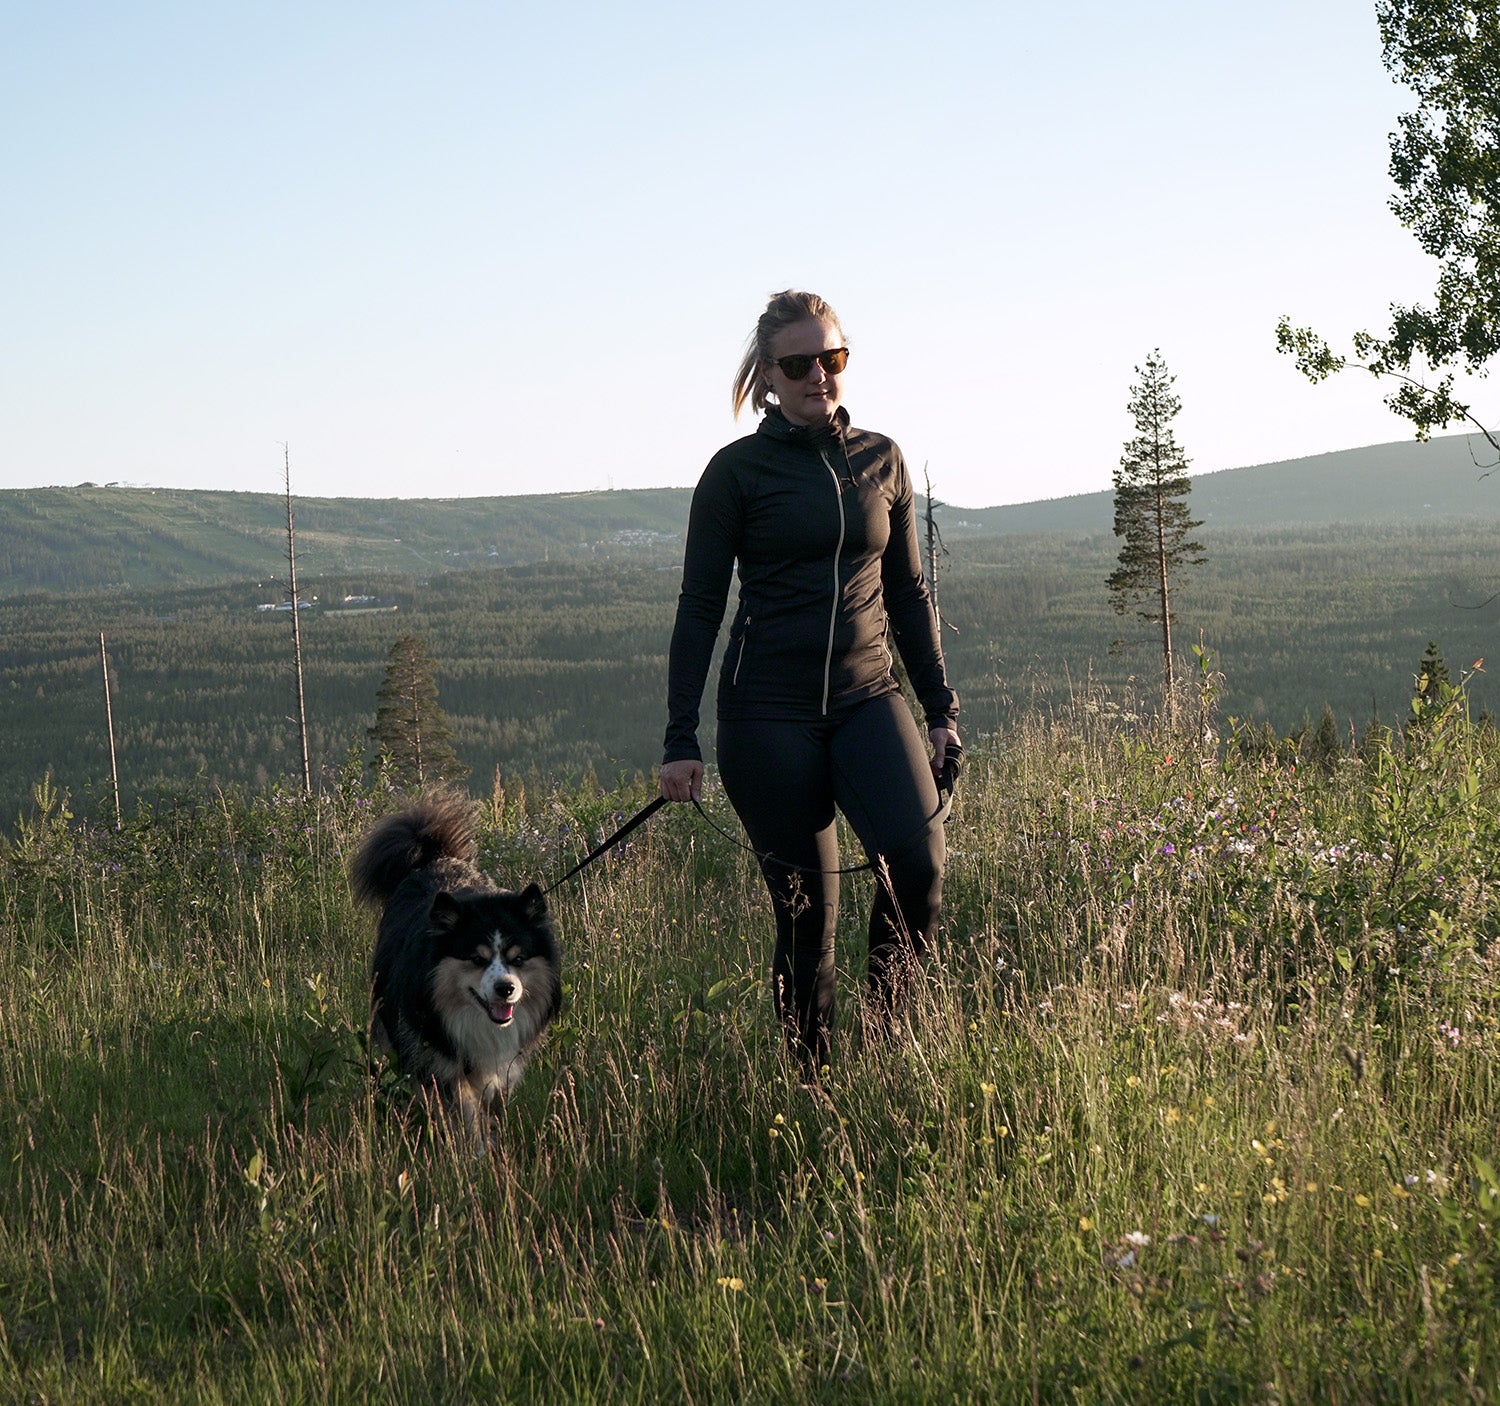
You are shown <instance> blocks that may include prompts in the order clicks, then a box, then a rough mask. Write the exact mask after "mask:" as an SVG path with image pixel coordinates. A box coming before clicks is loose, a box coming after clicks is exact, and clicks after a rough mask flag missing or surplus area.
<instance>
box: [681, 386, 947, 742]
mask: <svg viewBox="0 0 1500 1406" xmlns="http://www.w3.org/2000/svg"><path fill="white" fill-rule="evenodd" d="M736 561H738V563H739V579H740V590H739V608H738V609H737V610H736V612H735V616H734V623H733V625H732V626H731V628H730V633H729V644H728V646H727V648H726V650H725V653H724V662H723V666H722V669H721V671H720V675H719V697H718V710H719V717H720V718H783V719H789V720H794V721H795V720H814V719H817V718H822V717H828V716H836V715H838V714H839V713H840V712H843V711H845V710H846V709H848V708H849V707H851V706H853V705H855V704H858V703H862V702H865V701H866V700H868V699H870V698H878V697H881V696H882V695H884V694H887V693H894V692H896V691H897V690H898V689H899V688H900V685H899V684H898V683H897V682H896V678H895V676H894V674H893V673H892V672H891V666H892V659H891V654H890V650H889V648H888V635H890V634H894V642H895V644H896V647H897V648H898V649H899V650H900V652H901V661H902V663H903V664H904V665H905V666H906V672H907V676H908V677H909V678H910V680H911V684H912V687H913V689H914V690H915V691H916V695H917V699H918V701H919V702H920V703H921V705H922V709H923V711H924V713H925V715H926V719H927V726H928V729H929V730H931V729H932V728H935V727H942V726H945V725H947V726H951V725H952V724H953V723H954V722H955V720H956V719H957V717H958V697H957V695H956V694H955V693H954V692H953V690H952V689H951V688H949V686H948V680H947V676H946V672H945V670H944V667H943V652H942V646H941V643H940V641H939V639H938V632H937V623H936V621H935V620H934V619H933V614H932V605H931V601H930V598H929V596H928V593H927V582H926V580H925V578H924V577H923V575H922V559H921V556H920V554H919V551H918V548H917V525H916V507H915V503H914V499H913V495H912V487H911V478H910V476H909V475H908V474H907V471H906V463H905V461H904V460H903V459H902V457H901V451H900V450H899V449H898V448H897V447H896V446H895V445H894V444H893V443H892V442H891V441H890V440H888V439H887V438H885V436H884V435H879V434H875V433H873V432H872V431H870V430H859V429H853V428H851V427H850V425H849V417H848V415H847V413H846V412H845V411H844V410H843V409H840V410H839V411H838V413H837V415H836V416H835V419H834V421H833V422H832V423H831V424H829V425H827V426H822V427H819V428H817V429H805V428H803V427H801V426H799V425H793V424H792V423H790V422H789V421H788V420H787V419H786V417H785V416H784V415H782V414H781V412H780V411H779V410H778V409H777V408H776V407H775V406H772V407H771V408H770V409H769V410H768V411H767V412H766V415H765V418H764V419H762V420H761V422H760V425H759V427H758V428H757V430H756V432H755V433H754V434H752V435H747V436H746V437H745V438H743V439H737V440H735V441H734V442H733V443H732V444H729V445H726V446H725V447H724V448H723V449H721V450H720V451H719V452H718V453H717V454H715V455H714V457H713V458H712V459H711V460H710V461H709V464H708V467H707V468H706V469H705V470H704V471H703V477H702V478H701V479H700V480H699V481H698V487H697V490H696V491H695V492H694V494H693V505H692V511H691V514H690V516H689V519H688V539H687V552H686V554H685V557H684V560H683V570H682V593H681V595H680V596H679V598H678V602H677V623H676V626H675V628H674V629H673V631H672V653H671V662H670V666H669V671H668V680H667V712H668V722H667V736H666V749H665V753H664V756H663V760H664V761H668V762H673V761H681V760H683V759H687V758H692V759H700V758H701V757H702V753H701V751H700V750H699V747H698V709H699V705H700V703H701V700H702V697H703V688H704V684H705V682H706V681H707V678H708V669H709V663H710V660H711V657H712V655H713V649H714V642H715V640H716V639H717V638H718V633H719V626H720V624H721V623H722V622H723V619H724V607H725V603H726V601H727V600H728V596H729V581H730V577H731V575H732V574H733V569H734V565H735V563H736Z"/></svg>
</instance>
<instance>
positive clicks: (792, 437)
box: [756, 405, 849, 448]
mask: <svg viewBox="0 0 1500 1406" xmlns="http://www.w3.org/2000/svg"><path fill="white" fill-rule="evenodd" d="M848 430H849V412H848V411H847V410H845V409H844V407H843V406H842V405H841V406H839V408H838V409H837V410H835V411H834V412H833V419H832V420H830V421H829V422H828V423H827V424H826V425H819V426H817V427H816V428H814V429H809V428H808V427H807V426H805V425H794V424H793V423H792V422H791V421H790V420H788V419H787V417H786V416H785V415H783V414H782V413H781V407H780V406H779V405H768V406H766V413H765V415H764V416H763V417H762V418H761V422H760V424H759V425H757V426H756V431H757V433H759V434H763V435H769V436H770V437H771V438H772V439H775V440H779V441H781V442H782V443H783V444H805V445H808V446H810V447H812V448H817V447H818V446H820V445H825V444H837V443H839V442H841V441H842V440H843V438H844V435H845V434H846V433H848Z"/></svg>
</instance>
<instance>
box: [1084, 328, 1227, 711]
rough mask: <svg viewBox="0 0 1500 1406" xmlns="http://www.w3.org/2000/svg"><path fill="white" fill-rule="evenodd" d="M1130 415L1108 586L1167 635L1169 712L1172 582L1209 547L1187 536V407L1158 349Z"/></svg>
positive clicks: (1120, 608) (1125, 606)
mask: <svg viewBox="0 0 1500 1406" xmlns="http://www.w3.org/2000/svg"><path fill="white" fill-rule="evenodd" d="M1135 373H1136V376H1137V377H1138V379H1137V381H1136V383H1135V385H1134V386H1133V387H1132V388H1131V392H1130V404H1129V407H1128V408H1129V410H1130V414H1131V418H1132V419H1134V421H1135V431H1136V432H1135V438H1133V439H1131V440H1128V441H1127V442H1126V444H1125V452H1124V454H1123V455H1121V457H1120V467H1119V468H1118V469H1116V470H1115V536H1116V537H1123V538H1124V539H1125V545H1124V546H1123V547H1121V548H1120V564H1119V566H1118V567H1117V568H1116V569H1115V570H1114V571H1112V572H1111V573H1110V576H1109V580H1108V583H1107V584H1108V586H1109V592H1110V595H1111V596H1112V597H1113V604H1114V608H1115V613H1116V614H1117V615H1124V614H1125V613H1126V612H1127V611H1128V610H1132V609H1133V610H1134V611H1135V613H1136V614H1137V615H1138V616H1140V618H1141V619H1142V620H1145V621H1148V622H1149V623H1151V624H1154V625H1157V626H1159V628H1160V630H1161V653H1162V681H1163V683H1164V684H1165V686H1166V700H1167V708H1168V711H1169V712H1170V710H1171V707H1172V698H1173V693H1174V687H1175V684H1176V673H1175V670H1174V668H1173V663H1172V620H1173V615H1172V595H1171V591H1172V583H1173V580H1174V578H1176V577H1177V576H1178V575H1180V573H1181V572H1182V571H1183V570H1184V569H1185V568H1187V567H1189V566H1197V565H1198V564H1199V563H1201V562H1202V561H1203V560H1204V557H1203V547H1202V545H1201V544H1200V543H1198V542H1195V541H1192V540H1191V539H1190V538H1189V536H1188V534H1189V533H1191V532H1192V531H1193V529H1194V528H1197V527H1201V526H1202V523H1200V522H1195V521H1194V520H1193V519H1192V518H1190V517H1189V516H1188V510H1187V496H1188V491H1189V489H1190V488H1191V487H1192V485H1191V483H1190V482H1189V481H1188V476H1187V467H1188V460H1187V458H1186V457H1185V456H1184V454H1183V452H1182V449H1181V447H1180V446H1179V445H1178V443H1177V440H1176V438H1175V437H1174V435H1173V433H1172V421H1173V420H1174V419H1175V418H1176V416H1177V413H1178V411H1179V410H1181V409H1182V402H1181V401H1180V400H1178V398H1177V397H1176V396H1175V395H1173V394H1172V383H1173V381H1174V380H1176V377H1174V376H1172V375H1170V374H1168V372H1167V364H1166V362H1165V361H1163V360H1162V356H1161V352H1160V351H1153V352H1152V353H1151V355H1150V356H1148V357H1147V358H1146V364H1145V366H1143V367H1142V366H1137V367H1136V368H1135Z"/></svg>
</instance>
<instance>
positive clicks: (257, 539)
mask: <svg viewBox="0 0 1500 1406" xmlns="http://www.w3.org/2000/svg"><path fill="white" fill-rule="evenodd" d="M691 496H692V495H691V493H690V491H689V490H687V489H673V488H662V489H644V490H639V491H635V492H628V493H627V492H619V493H615V492H600V493H556V494H537V495H531V496H517V497H507V498H461V499H460V498H423V499H405V498H390V499H379V498H296V499H294V500H293V508H294V512H295V524H296V534H297V570H298V575H299V579H301V580H305V581H309V582H310V581H313V580H315V579H316V578H318V577H322V576H329V575H342V576H348V575H350V574H358V573H369V574H371V575H372V576H374V575H383V574H387V573H405V574H410V573H413V572H418V573H432V572H441V571H451V570H454V569H455V568H459V567H468V566H478V565H497V566H511V565H523V564H525V563H528V562H534V561H547V560H568V561H583V560H599V559H601V558H608V557H609V556H611V555H613V554H618V553H623V554H629V555H632V556H635V557H639V556H640V555H641V553H642V551H643V550H646V549H649V548H651V547H652V546H660V545H661V544H663V543H670V544H674V545H676V548H677V550H678V551H679V552H680V539H681V535H682V532H683V529H684V527H685V525H686V523H687V511H688V502H689V499H690V498H691ZM285 573H286V500H285V499H284V498H282V497H278V496H276V495H275V494H266V493H221V492H213V491H206V490H189V489H168V488H114V487H98V486H95V485H92V484H85V485H81V486H79V487H77V488H34V489H30V488H28V489H11V490H8V491H0V596H10V595H20V594H24V593H26V592H28V591H36V590H43V591H98V590H112V589H120V588H127V589H131V590H141V589H148V588H159V587H164V586H200V585H218V584H221V583H223V582H228V581H256V580H261V581H268V582H269V581H272V580H281V579H283V578H284V576H285Z"/></svg>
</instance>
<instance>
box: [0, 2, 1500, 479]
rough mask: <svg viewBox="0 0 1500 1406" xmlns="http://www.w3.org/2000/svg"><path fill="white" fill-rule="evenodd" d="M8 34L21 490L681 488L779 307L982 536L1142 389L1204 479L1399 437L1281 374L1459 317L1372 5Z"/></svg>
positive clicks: (586, 14) (1385, 418)
mask: <svg viewBox="0 0 1500 1406" xmlns="http://www.w3.org/2000/svg"><path fill="white" fill-rule="evenodd" d="M0 13H3V24H0V131H3V133H4V135H3V136H0V188H3V190H4V191H5V200H4V206H5V211H6V215H5V219H4V221H3V223H0V260H3V267H4V269H5V275H4V280H3V286H0V326H3V340H0V348H3V349H0V487H3V488H16V487H27V486H33V485H41V484H69V483H77V482H80V481H83V480H85V479H88V480H94V481H99V482H105V481H124V482H130V483H150V484H156V485H161V486H170V487H185V488H234V489H244V490H253V491H261V492H264V491H276V490H278V489H279V488H280V485H281V463H282V447H281V446H282V443H283V442H285V443H287V444H288V445H289V447H290V453H291V462H292V471H293V487H294V489H295V490H296V491H297V492H299V493H301V494H303V495H305V496H320V495H335V496H360V497H365V496H386V495H392V496H404V497H466V496H473V495H481V494H495V493H535V492H552V491H563V490H575V489H591V488H604V487H608V486H613V487H616V488H638V487H652V486H662V485H676V486H687V485H691V484H692V483H694V482H695V481H696V479H697V476H698V473H699V472H700V470H701V468H702V465H703V463H704V462H705V460H706V459H707V458H708V456H709V455H710V454H711V453H712V452H713V451H714V450H715V449H716V448H717V447H718V446H719V445H720V444H721V443H723V442H725V441H726V440H728V439H730V438H732V437H733V436H734V435H736V434H738V433H744V432H747V431H748V429H749V428H750V424H749V423H748V422H745V421H742V422H741V423H740V424H739V425H738V426H737V425H736V424H735V422H734V421H733V420H732V419H731V416H730V411H729V383H730V379H731V377H732V374H733V371H734V367H735V365H736V363H737V361H738V359H739V356H740V353H741V351H742V349H743V346H744V343H745V338H746V336H747V335H748V333H749V332H750V329H751V327H752V325H753V323H754V320H755V318H756V316H757V315H758V313H759V311H760V309H761V307H762V306H763V305H764V301H765V297H766V295H767V294H768V293H770V292H771V291H773V290H775V289H778V288H782V287H786V286H789V285H793V286H801V287H810V288H813V289H816V290H817V291H819V292H821V293H822V294H823V295H824V296H825V297H827V298H828V299H829V300H830V301H831V302H832V303H833V305H834V306H835V307H836V308H837V309H838V311H839V313H840V315H841V316H842V318H843V321H844V324H845V330H846V332H847V334H848V337H849V341H850V345H851V347H852V348H853V355H852V357H851V360H850V365H849V371H848V373H847V375H846V382H847V389H846V404H847V405H848V406H849V409H850V412H851V414H852V415H853V417H854V419H855V422H856V423H858V424H862V425H867V426H869V427H872V428H875V429H880V430H883V431H885V432H886V433H888V434H891V435H892V436H894V437H895V438H896V439H897V440H898V441H899V442H900V443H901V444H902V446H903V448H904V449H905V451H906V455H907V458H908V460H909V461H910V462H911V463H912V466H913V470H914V472H915V474H916V476H917V482H918V485H919V486H920V484H921V471H922V465H923V463H924V461H926V462H928V463H929V464H930V472H931V475H932V482H933V487H934V491H935V492H936V493H937V495H938V496H939V497H941V498H943V499H945V500H946V501H948V502H949V503H952V504H955V505H963V506H973V507H980V506H988V505H991V504H998V503H1008V502H1021V501H1027V500H1030V499H1035V498H1045V497H1055V496H1059V495H1062V494H1067V493H1079V492H1091V491H1096V490H1099V489H1105V488H1108V487H1109V486H1110V475H1111V473H1112V471H1113V469H1114V466H1115V464H1116V463H1117V461H1118V458H1119V454H1120V447H1121V443H1122V441H1123V440H1124V439H1125V438H1126V437H1127V435H1128V434H1129V433H1130V429H1131V426H1130V424H1129V421H1128V418H1127V416H1126V414H1125V403H1126V399H1127V396H1128V393H1129V388H1130V383H1131V381H1132V379H1133V368H1134V366H1135V365H1136V364H1138V363H1139V362H1141V361H1143V360H1144V359H1145V356H1146V354H1147V353H1148V352H1150V351H1151V350H1152V348H1154V347H1159V348H1160V349H1161V351H1162V354H1163V355H1164V357H1165V358H1166V361H1167V364H1168V366H1169V367H1170V368H1171V370H1172V371H1173V372H1174V373H1175V374H1176V376H1177V391H1178V393H1179V394H1180V396H1181V398H1182V401H1183V411H1182V415H1181V417H1180V418H1179V420H1178V422H1177V431H1178V438H1179V440H1180V441H1181V443H1182V444H1183V445H1184V447H1185V448H1186V450H1187V452H1188V454H1189V456H1190V457H1191V459H1192V461H1193V470H1194V472H1195V473H1205V472H1210V471H1212V470H1216V469H1223V468H1230V467H1234V466H1237V465H1242V464H1249V463H1259V462H1265V461H1269V460H1274V459H1285V458H1291V457H1296V456H1300V455H1304V454H1312V453H1320V452H1324V451H1327V450H1334V449H1342V448H1348V447H1351V446H1354V445H1359V444H1369V443H1376V442H1381V441H1385V440H1392V439H1401V438H1406V437H1407V434H1408V430H1407V427H1406V425H1405V423H1404V422H1402V421H1400V420H1397V419H1396V418H1395V417H1394V416H1392V415H1391V414H1390V413H1389V412H1388V411H1386V410H1385V409H1384V408H1383V407H1382V406H1381V404H1380V393H1379V388H1378V387H1377V385H1376V384H1375V383H1374V382H1372V381H1370V380H1369V379H1368V378H1367V377H1365V376H1363V375H1359V376H1356V375H1353V374H1349V375H1346V377H1344V378H1342V381H1341V382H1335V383H1332V384H1328V385H1325V386H1322V387H1317V388H1314V387H1310V386H1308V385H1307V384H1306V383H1305V382H1303V381H1302V380H1301V378H1300V377H1299V376H1298V375H1297V374H1296V371H1295V370H1294V368H1293V367H1292V365H1291V363H1290V362H1289V361H1288V360H1287V359H1286V358H1284V357H1280V356H1278V355H1277V354H1276V351H1275V337H1274V328H1275V323H1276V320H1277V318H1278V316H1279V315H1280V314H1281V313H1283V312H1286V313H1290V314H1291V315H1292V316H1293V318H1294V319H1295V320H1297V321H1299V322H1310V323H1312V324H1313V325H1315V326H1317V327H1319V328H1320V329H1321V330H1323V331H1324V332H1326V333H1328V334H1329V335H1330V336H1334V335H1338V336H1340V337H1341V336H1342V335H1343V334H1345V333H1347V332H1349V331H1351V330H1353V329H1354V328H1356V327H1360V326H1366V327H1372V328H1382V327H1383V326H1384V325H1385V309H1386V306H1387V304H1388V303H1389V302H1390V301H1391V300H1392V299H1393V298H1397V299H1405V300H1412V299H1417V298H1422V297H1425V296H1426V295H1427V294H1428V292H1429V291H1430V289H1431V287H1432V285H1433V283H1434V281H1435V267H1434V266H1433V265H1432V264H1431V262H1430V261H1429V260H1427V259H1425V258H1424V257H1423V256H1422V255H1421V253H1420V251H1419V250H1418V249H1417V247H1416V244H1415V241H1414V240H1412V238H1411V236H1410V235H1408V234H1407V233H1406V232H1405V231H1404V230H1402V229H1401V228H1400V226H1399V225H1397V223H1396V221H1395V219H1394V217H1393V216H1392V215H1391V214H1390V213H1389V212H1388V210H1387V208H1386V200H1387V198H1388V196H1389V193H1390V183H1389V178H1388V176H1387V174H1386V162H1387V150H1386V134H1387V133H1388V132H1389V131H1390V130H1391V128H1392V127H1393V126H1394V123H1395V117H1396V114H1397V113H1399V112H1400V111H1402V110H1404V109H1405V108H1406V107H1407V106H1408V105H1409V102H1408V95H1407V94H1405V93H1404V92H1403V91H1402V90H1401V89H1399V88H1397V87H1396V86H1395V85H1393V84H1392V83H1391V81H1390V79H1389V78H1388V77H1387V75H1386V74H1385V72H1384V70H1383V69H1382V68H1381V65H1380V52H1379V39H1378V35H1377V32H1376V26H1375V19H1374V5H1373V0H1259V3H1257V4H1254V5H1246V4H1240V3H1236V4H1230V3H1227V0H1181V2H1180V3H1179V2H1177V0H1137V3H1133V4H1129V5H1122V4H1120V3H1118V0H1109V3H1096V2H1095V0H1078V3H1060V4H1056V5H1039V4H1036V3H1034V0H1033V3H1028V4H1024V5H1021V4H1012V3H1008V0H1002V2H1000V3H995V2H993V0H992V2H991V3H960V0H937V2H936V3H928V4H926V5H912V4H910V3H909V0H907V2H904V3H885V0H862V3H846V0H821V3H818V4H789V5H784V6H776V5H765V4H761V5H755V6H749V5H736V6H728V5H716V4H711V3H704V0H697V3H675V2H674V3H658V4H635V5H623V4H604V3H581V2H575V3H568V0H561V2H560V3H551V4H548V5H525V6H521V5H514V4H509V3H503V4H502V3H479V0H470V3H452V0H428V3H424V4H422V5H416V4H393V3H385V0H362V3H360V4H358V5H355V4H351V3H345V0H327V3H316V0H314V3H308V0H300V3H297V4H289V3H284V2H283V0H262V2H261V3H255V4H248V3H238V0H234V3H222V2H221V3H214V0H192V3H186V0H183V2H182V3H164V2H163V0H142V3H137V4H131V5H124V4H120V3H118V0H114V2H113V3H79V2H78V0H49V2H48V3H46V4H24V3H11V4H10V5H8V6H5V7H4V9H3V11H0ZM1492 395H1493V393H1492Z"/></svg>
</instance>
